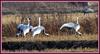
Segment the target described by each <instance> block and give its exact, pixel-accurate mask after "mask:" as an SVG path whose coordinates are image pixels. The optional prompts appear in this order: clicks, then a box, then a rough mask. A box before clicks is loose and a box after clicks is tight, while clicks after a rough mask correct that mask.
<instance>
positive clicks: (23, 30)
mask: <svg viewBox="0 0 100 54" xmlns="http://www.w3.org/2000/svg"><path fill="white" fill-rule="evenodd" d="M27 21H28V23H27V24H24V23H21V24H19V25H18V26H17V34H16V35H17V36H19V35H22V34H23V35H24V36H26V34H27V33H29V31H30V29H31V27H32V26H31V25H30V18H27Z"/></svg>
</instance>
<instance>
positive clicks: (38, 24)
mask: <svg viewBox="0 0 100 54" xmlns="http://www.w3.org/2000/svg"><path fill="white" fill-rule="evenodd" d="M38 26H39V27H40V26H41V18H40V17H39V24H38Z"/></svg>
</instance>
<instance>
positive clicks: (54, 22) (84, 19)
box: [2, 13, 98, 52]
mask: <svg viewBox="0 0 100 54" xmlns="http://www.w3.org/2000/svg"><path fill="white" fill-rule="evenodd" d="M25 16H32V18H31V25H32V26H36V25H38V17H39V16H40V17H41V18H42V20H41V23H42V25H43V26H44V27H45V28H46V32H47V33H49V34H50V35H49V36H45V35H44V34H40V35H36V36H35V37H34V38H33V37H32V35H31V33H29V34H27V35H26V37H23V36H20V37H16V31H17V30H16V26H17V25H18V24H19V23H20V20H21V16H16V15H3V16H2V42H3V51H13V52H14V51H19V52H20V51H26V52H27V51H32V52H37V51H42V52H66V51H68V52H74V51H75V52H76V51H85V52H86V51H90V52H97V49H98V18H97V16H96V13H89V14H88V15H86V16H85V15H83V13H69V14H60V13H59V14H58V13H55V14H28V15H27V14H26V15H25ZM76 17H79V23H80V25H81V29H80V30H79V31H80V32H81V33H82V35H81V36H78V35H74V34H73V33H71V32H70V31H69V30H67V29H65V28H64V29H65V30H64V29H63V30H62V31H60V30H59V28H60V26H61V25H62V24H64V23H67V22H76ZM53 26H54V27H53ZM49 43H50V44H49ZM82 43H83V44H82ZM34 44H35V45H34ZM38 44H39V46H38ZM48 44H49V45H48ZM52 44H53V45H52ZM69 44H72V45H71V46H68V45H69ZM13 46H15V47H16V48H15V47H14V48H12V47H13ZM26 46H27V47H28V48H26ZM44 46H46V47H44ZM50 46H51V48H50ZM53 46H55V47H53ZM63 46H64V47H63ZM24 47H25V48H24ZM29 47H32V48H31V49H29ZM60 47H61V48H60ZM73 47H74V48H73Z"/></svg>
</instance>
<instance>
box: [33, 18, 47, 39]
mask: <svg viewBox="0 0 100 54" xmlns="http://www.w3.org/2000/svg"><path fill="white" fill-rule="evenodd" d="M40 20H41V18H40V17H39V24H38V26H35V27H33V28H32V36H33V37H34V36H35V35H37V34H40V33H41V32H42V31H43V33H44V34H45V35H49V34H47V33H45V28H44V27H43V26H41V22H40Z"/></svg>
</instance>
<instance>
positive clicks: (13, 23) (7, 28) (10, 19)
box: [2, 13, 98, 36]
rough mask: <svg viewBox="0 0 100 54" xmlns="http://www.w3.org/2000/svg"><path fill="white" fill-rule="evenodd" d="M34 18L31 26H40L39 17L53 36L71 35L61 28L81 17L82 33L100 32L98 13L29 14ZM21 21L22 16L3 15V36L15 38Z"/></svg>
mask: <svg viewBox="0 0 100 54" xmlns="http://www.w3.org/2000/svg"><path fill="white" fill-rule="evenodd" d="M29 15H30V16H32V19H31V25H33V26H36V25H37V24H38V17H39V16H40V17H41V18H42V20H41V23H42V25H43V26H44V27H45V28H46V32H47V33H50V34H51V35H53V34H56V35H59V34H63V33H64V32H66V33H67V35H68V34H70V33H71V32H70V31H69V30H67V29H66V30H64V29H63V31H62V32H61V31H59V28H60V27H61V25H62V24H64V23H67V22H76V17H79V23H80V25H81V29H80V32H82V33H85V34H97V33H98V32H97V30H98V18H97V17H96V13H90V14H88V15H87V16H84V15H83V13H71V14H60V13H58V14H57V13H55V14H29ZM29 15H27V14H26V15H25V16H29ZM20 21H21V16H18V17H16V15H3V18H2V29H3V30H2V31H3V36H14V35H15V34H16V27H17V25H18V24H19V23H20Z"/></svg>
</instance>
